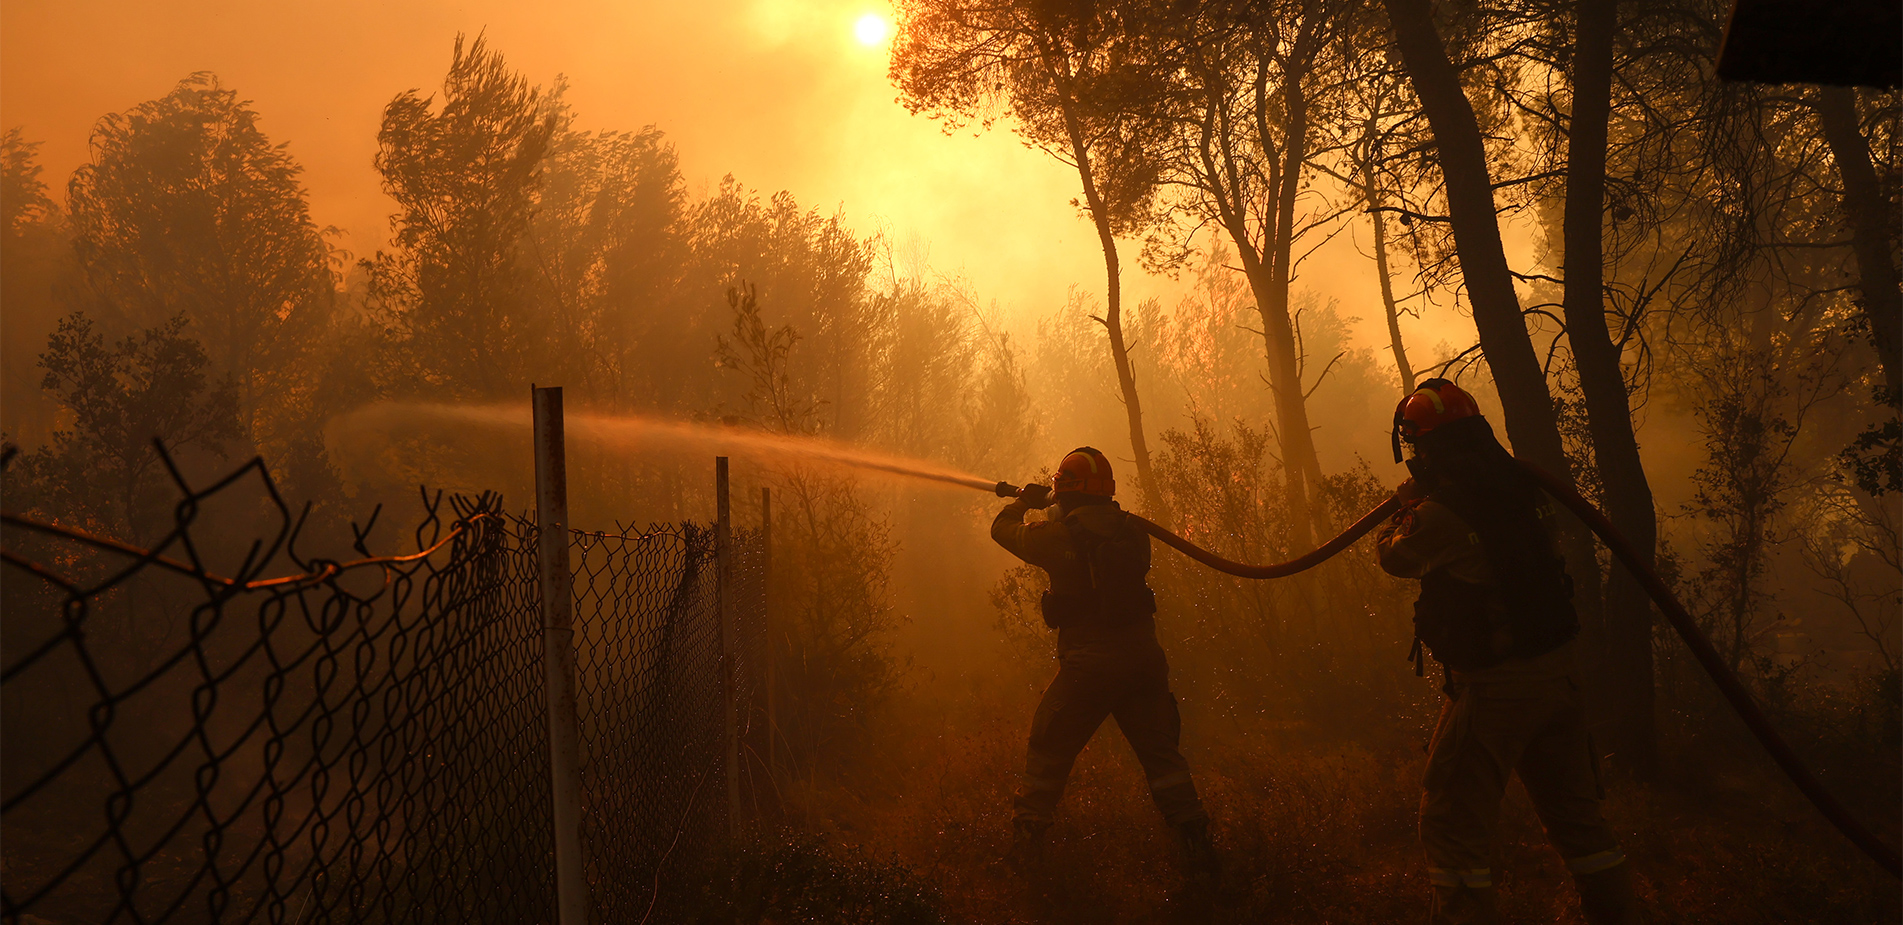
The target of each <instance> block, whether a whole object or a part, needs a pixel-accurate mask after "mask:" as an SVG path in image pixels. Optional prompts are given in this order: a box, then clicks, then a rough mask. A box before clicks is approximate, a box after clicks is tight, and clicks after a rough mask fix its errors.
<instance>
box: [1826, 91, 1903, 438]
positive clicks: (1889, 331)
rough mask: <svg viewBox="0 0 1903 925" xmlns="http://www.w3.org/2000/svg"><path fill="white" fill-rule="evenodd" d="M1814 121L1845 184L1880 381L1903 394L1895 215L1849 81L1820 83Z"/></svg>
mask: <svg viewBox="0 0 1903 925" xmlns="http://www.w3.org/2000/svg"><path fill="white" fill-rule="evenodd" d="M1817 116H1818V121H1820V122H1822V123H1823V124H1824V141H1825V142H1826V143H1828V144H1829V145H1830V156H1831V157H1832V158H1833V159H1835V160H1836V161H1837V173H1838V175H1839V176H1841V177H1842V180H1843V185H1844V202H1843V208H1844V216H1845V217H1846V218H1848V219H1849V220H1850V235H1851V246H1852V248H1853V249H1854V250H1855V252H1856V254H1857V277H1858V286H1859V287H1860V288H1861V289H1862V290H1863V311H1864V315H1865V317H1867V318H1869V319H1870V340H1871V341H1872V342H1873V343H1874V344H1875V345H1876V348H1877V362H1878V363H1880V364H1882V366H1883V381H1884V384H1885V385H1886V386H1888V387H1889V390H1890V396H1891V400H1892V401H1895V400H1897V399H1898V396H1903V356H1899V354H1900V353H1903V290H1899V288H1898V282H1897V271H1896V264H1895V262H1894V261H1893V260H1892V258H1891V256H1890V255H1891V254H1892V253H1893V247H1894V243H1895V237H1894V236H1895V233H1896V220H1895V218H1894V217H1893V216H1891V215H1889V214H1888V210H1886V209H1885V208H1884V205H1885V204H1886V200H1885V199H1884V197H1883V192H1882V189H1881V188H1880V187H1879V186H1878V185H1877V172H1876V168H1875V167H1874V166H1872V164H1871V162H1870V143H1869V141H1867V140H1865V138H1864V137H1863V132H1862V131H1861V130H1860V129H1859V128H1858V125H1857V97H1856V93H1855V92H1854V91H1852V90H1851V89H1850V88H1849V87H1824V88H1822V89H1821V90H1820V91H1819V92H1818V94H1817Z"/></svg>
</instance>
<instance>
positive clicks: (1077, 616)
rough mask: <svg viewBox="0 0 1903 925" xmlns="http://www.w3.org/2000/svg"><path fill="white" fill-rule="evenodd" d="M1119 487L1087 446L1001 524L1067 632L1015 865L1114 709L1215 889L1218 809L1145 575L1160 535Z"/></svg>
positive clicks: (1036, 750) (1043, 715) (1018, 803)
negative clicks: (1181, 706) (1190, 752)
mask: <svg viewBox="0 0 1903 925" xmlns="http://www.w3.org/2000/svg"><path fill="white" fill-rule="evenodd" d="M1053 488H1054V489H1055V496H1054V497H1053V495H1052V489H1053ZM1116 491H1117V483H1116V480H1115V479H1114V478H1112V476H1111V472H1110V460H1109V459H1107V458H1105V456H1104V454H1102V453H1101V452H1098V451H1097V450H1095V449H1093V448H1091V447H1087V446H1086V447H1079V448H1077V449H1075V450H1072V451H1071V452H1070V453H1069V454H1067V455H1066V456H1065V457H1064V459H1063V461H1062V462H1060V463H1059V464H1058V467H1057V474H1056V475H1055V477H1054V478H1053V479H1052V485H1051V486H1050V487H1046V486H1044V485H1042V484H1035V483H1034V484H1031V485H1026V486H1025V487H1024V489H1023V490H1022V491H1020V492H1019V493H1018V494H1017V497H1016V498H1015V499H1014V500H1013V501H1012V502H1011V503H1010V504H1008V505H1005V507H1004V510H1002V511H999V512H998V516H997V518H996V519H995V520H993V521H992V523H991V537H992V539H995V540H997V542H998V545H1000V546H1003V547H1004V548H1005V549H1007V550H1009V551H1010V552H1011V554H1012V555H1015V556H1017V557H1018V558H1020V559H1022V560H1024V561H1025V562H1028V563H1030V564H1032V565H1035V566H1038V567H1039V568H1042V569H1044V570H1045V572H1047V573H1049V575H1050V590H1049V591H1046V592H1045V594H1044V599H1043V602H1042V603H1043V612H1044V622H1045V623H1046V624H1047V625H1049V626H1050V627H1051V628H1053V629H1055V630H1057V651H1058V666H1059V667H1058V671H1057V677H1056V679H1055V680H1053V681H1052V682H1051V685H1050V687H1049V688H1047V689H1046V690H1045V691H1044V698H1043V700H1042V701H1041V702H1040V703H1039V704H1038V706H1037V713H1036V715H1035V717H1034V718H1033V719H1032V721H1031V739H1030V747H1029V749H1028V754H1027V756H1026V758H1025V762H1024V777H1023V780H1022V783H1021V785H1020V786H1019V788H1018V792H1017V797H1016V799H1015V800H1014V801H1013V803H1014V806H1015V809H1016V813H1015V816H1014V818H1013V820H1012V830H1013V834H1012V842H1011V849H1010V852H1009V853H1008V854H1007V855H1006V856H1005V862H1006V863H1007V864H1008V865H1009V866H1011V867H1012V868H1014V869H1016V870H1019V871H1025V870H1027V869H1029V868H1031V867H1033V866H1035V865H1036V864H1037V862H1038V861H1039V860H1040V859H1041V857H1042V853H1043V843H1044V834H1045V831H1046V830H1048V829H1049V828H1050V827H1051V822H1052V819H1053V816H1054V814H1055V812H1056V810H1057V803H1058V800H1059V798H1061V797H1062V796H1063V793H1064V783H1065V781H1066V780H1067V779H1068V778H1069V777H1070V771H1071V765H1072V764H1073V763H1074V762H1075V761H1076V760H1077V754H1078V753H1079V752H1081V751H1083V749H1084V746H1085V745H1086V744H1088V743H1089V742H1090V738H1091V736H1092V735H1094V734H1095V733H1096V731H1097V727H1098V726H1100V725H1102V724H1103V721H1104V718H1105V717H1107V716H1115V717H1116V718H1117V728H1119V729H1121V730H1123V736H1124V738H1125V739H1127V740H1129V742H1130V747H1131V748H1132V749H1134V750H1135V751H1136V755H1137V760H1138V761H1139V762H1141V763H1142V765H1143V771H1144V774H1145V775H1146V776H1147V777H1148V778H1149V784H1150V796H1151V798H1152V799H1154V800H1155V801H1156V808H1157V809H1159V810H1161V811H1162V813H1163V818H1164V820H1165V821H1166V822H1168V823H1169V824H1170V826H1171V827H1172V828H1174V829H1175V831H1176V833H1177V837H1178V839H1179V841H1180V843H1181V846H1182V848H1183V852H1184V856H1185V861H1186V865H1187V867H1188V869H1189V872H1190V875H1191V877H1192V880H1193V881H1194V882H1197V883H1199V884H1202V885H1204V886H1205V887H1210V886H1214V885H1215V883H1216V881H1217V880H1218V879H1219V877H1220V871H1221V864H1220V861H1219V859H1218V857H1217V855H1216V851H1215V848H1214V846H1213V845H1212V843H1211V841H1210V837H1209V814H1208V813H1206V812H1204V810H1203V804H1202V800H1201V799H1199V798H1198V797H1197V795H1196V785H1195V784H1194V783H1193V782H1192V781H1191V780H1190V775H1189V762H1187V761H1185V760H1184V759H1183V754H1182V752H1181V751H1180V750H1179V748H1178V740H1179V738H1180V735H1181V731H1182V720H1181V718H1180V717H1179V715H1178V713H1177V708H1176V695H1175V694H1173V693H1171V692H1170V684H1169V662H1168V660H1167V659H1166V658H1165V656H1164V654H1163V647H1162V646H1161V645H1159V644H1158V643H1157V641H1156V621H1155V619H1154V616H1153V615H1154V614H1155V613H1156V595H1155V594H1154V593H1152V592H1151V590H1150V587H1149V585H1148V583H1147V581H1146V579H1145V576H1146V575H1147V574H1148V572H1149V570H1150V538H1149V535H1148V534H1146V533H1145V532H1144V530H1143V528H1142V526H1141V522H1140V521H1138V520H1136V519H1135V518H1133V517H1132V516H1131V515H1129V514H1127V513H1125V512H1124V511H1123V510H1122V509H1121V508H1120V507H1118V505H1117V502H1116V501H1114V500H1112V496H1113V495H1114V494H1116ZM1053 502H1055V504H1056V505H1057V513H1058V516H1056V517H1047V518H1046V519H1045V520H1042V521H1037V522H1033V523H1029V524H1027V523H1025V522H1024V515H1025V514H1026V513H1027V512H1029V511H1031V510H1034V509H1042V508H1045V507H1048V506H1050V505H1051V504H1052V503H1053Z"/></svg>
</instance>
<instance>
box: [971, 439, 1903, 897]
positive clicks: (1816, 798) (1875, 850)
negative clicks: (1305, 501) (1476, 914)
mask: <svg viewBox="0 0 1903 925" xmlns="http://www.w3.org/2000/svg"><path fill="white" fill-rule="evenodd" d="M1520 465H1521V466H1522V467H1523V468H1525V469H1526V471H1527V472H1528V473H1530V474H1531V475H1532V476H1533V478H1534V480H1535V481H1537V482H1539V484H1540V487H1541V488H1544V489H1545V490H1546V493H1547V494H1549V495H1552V496H1553V498H1554V499H1556V500H1558V501H1559V502H1560V503H1561V504H1564V505H1565V506H1566V507H1567V509H1568V510H1571V511H1572V512H1573V513H1574V514H1575V515H1577V516H1578V517H1579V519H1580V520H1582V521H1584V522H1585V524H1586V526H1588V527H1591V528H1592V531H1593V532H1594V533H1596V534H1598V535H1599V538H1600V539H1601V540H1602V541H1604V542H1605V544H1606V548H1607V549H1609V550H1611V551H1612V554H1613V556H1615V557H1616V558H1618V560H1619V561H1620V562H1621V563H1623V564H1624V565H1625V567H1626V569H1627V570H1628V571H1630V572H1631V573H1632V574H1633V575H1634V576H1636V577H1637V578H1638V579H1639V583H1640V584H1641V585H1643V586H1644V588H1645V591H1646V593H1647V594H1649V595H1651V597H1652V600H1653V601H1654V602H1655V603H1657V604H1658V607H1659V611H1660V612H1661V613H1663V614H1665V618H1666V619H1667V620H1668V621H1670V622H1671V624H1672V628H1673V629H1675V630H1677V631H1678V636H1679V638H1680V639H1683V640H1684V641H1685V646H1686V648H1689V649H1691V651H1692V656H1693V657H1694V658H1696V659H1698V664H1699V665H1701V666H1703V667H1704V669H1705V673H1706V674H1708V675H1710V676H1711V680H1712V683H1714V684H1716V685H1717V686H1718V691H1719V693H1721V694H1723V695H1724V697H1725V700H1726V701H1727V702H1729V703H1730V704H1731V708H1732V709H1733V710H1734V711H1736V712H1737V714H1738V718H1739V719H1742V720H1744V724H1745V726H1746V728H1748V729H1750V730H1751V734H1752V735H1753V736H1755V737H1757V740H1758V744H1759V745H1761V746H1763V747H1764V750H1765V751H1766V752H1768V753H1769V754H1770V756H1771V760H1772V761H1774V762H1776V763H1777V766H1778V768H1779V769H1780V770H1782V771H1783V772H1784V775H1785V776H1786V777H1788V778H1790V780H1791V783H1793V784H1795V785H1797V789H1798V790H1800V791H1802V792H1803V794H1804V796H1805V797H1807V798H1809V800H1810V802H1811V805H1812V806H1815V807H1817V811H1818V812H1820V813H1822V814H1823V815H1824V818H1825V819H1828V820H1830V822H1831V824H1832V825H1835V826H1836V827H1837V831H1839V832H1842V833H1843V836H1844V837H1845V838H1847V839H1849V840H1850V843H1851V844H1853V845H1855V846H1857V848H1858V849H1859V850H1861V851H1862V852H1863V853H1864V854H1866V855H1868V856H1869V857H1870V859H1871V860H1873V861H1875V862H1876V863H1877V865H1878V866H1879V867H1882V868H1883V869H1884V870H1886V871H1888V872H1889V874H1890V876H1893V877H1898V878H1903V859H1899V857H1898V855H1897V851H1896V849H1895V848H1892V847H1890V846H1889V845H1887V844H1885V843H1884V842H1883V840H1882V839H1880V838H1878V837H1877V836H1876V833H1874V832H1872V831H1871V830H1870V829H1869V827H1867V826H1865V825H1864V824H1863V823H1862V822H1861V821H1859V820H1858V819H1857V817H1856V816H1854V815H1852V814H1851V812H1850V810H1849V808H1848V807H1846V806H1844V805H1843V804H1842V803H1840V802H1838V801H1837V798H1836V797H1835V796H1833V795H1832V794H1831V792H1830V791H1829V790H1826V789H1825V788H1824V784H1823V782H1822V781H1820V780H1818V779H1817V775H1816V774H1813V773H1812V772H1811V770H1810V768H1809V767H1807V766H1805V764H1804V762H1803V759H1801V758H1799V757H1798V756H1797V752H1796V751H1794V750H1792V748H1791V746H1790V743H1788V742H1786V741H1784V737H1783V736H1782V735H1780V734H1779V733H1778V731H1777V728H1776V727H1775V726H1773V725H1771V720H1770V718H1769V717H1767V716H1765V715H1764V711H1763V710H1762V709H1761V708H1759V707H1758V704H1757V701H1756V700H1754V699H1752V697H1751V692H1750V691H1749V690H1747V689H1746V688H1745V686H1744V682H1742V681H1739V680H1738V676H1737V675H1736V674H1733V673H1732V671H1731V669H1730V668H1728V667H1726V665H1725V663H1724V659H1723V658H1722V657H1721V656H1719V654H1718V650H1717V649H1716V648H1714V647H1713V646H1712V644H1711V640H1710V639H1708V638H1706V636H1705V632H1704V631H1703V630H1701V629H1699V628H1698V623H1697V621H1695V620H1693V619H1692V615H1691V613H1690V612H1689V611H1687V610H1686V609H1685V606H1684V605H1683V604H1680V603H1679V602H1678V598H1676V597H1674V596H1673V595H1672V592H1671V589H1669V588H1667V587H1666V586H1665V582H1664V581H1663V580H1661V579H1660V578H1659V576H1658V574H1657V573H1656V572H1654V571H1652V569H1651V567H1650V566H1649V565H1647V564H1646V562H1645V560H1644V559H1643V558H1642V557H1640V555H1639V553H1638V550H1636V549H1634V548H1633V546H1632V544H1631V542H1630V541H1628V540H1627V539H1626V538H1625V536H1624V535H1623V534H1621V533H1620V532H1619V530H1618V528H1616V527H1614V526H1613V525H1612V521H1610V520H1608V519H1607V518H1606V515H1604V514H1602V513H1600V512H1599V509H1598V508H1595V507H1593V506H1592V503H1591V502H1589V501H1587V500H1586V499H1585V498H1583V497H1581V496H1580V494H1579V492H1577V491H1575V490H1574V489H1573V486H1572V485H1570V484H1568V483H1567V482H1566V481H1565V480H1563V479H1560V478H1558V477H1556V476H1554V475H1553V474H1552V473H1549V472H1546V471H1544V470H1542V469H1540V468H1539V467H1537V466H1534V465H1531V464H1529V463H1526V462H1524V461H1521V462H1520ZM994 490H995V491H996V493H997V494H998V495H999V496H1001V497H1007V498H1009V497H1015V496H1016V495H1017V492H1018V490H1017V489H1016V488H1014V487H1012V486H1011V485H1009V484H1007V483H1005V482H999V483H998V484H997V486H996V487H995V489H994ZM1401 505H1402V502H1401V501H1400V500H1398V499H1396V498H1389V499H1387V500H1386V501H1383V502H1381V503H1380V504H1377V505H1375V507H1374V509H1373V510H1371V511H1369V512H1368V513H1366V514H1363V515H1362V516H1361V519H1360V520H1357V521H1355V522H1354V523H1353V524H1350V525H1349V526H1348V528H1347V529H1346V530H1343V531H1341V533H1340V534H1339V535H1337V536H1336V537H1335V538H1334V539H1332V540H1329V541H1328V542H1326V543H1323V544H1322V545H1320V546H1318V547H1316V548H1315V549H1313V550H1311V551H1310V552H1308V553H1306V554H1304V555H1301V556H1298V557H1296V558H1293V559H1290V560H1288V561H1287V562H1276V563H1271V564H1269V565H1249V564H1247V563H1242V562H1235V561H1232V560H1229V559H1225V558H1223V557H1221V556H1218V555H1216V554H1215V553H1212V552H1210V551H1209V550H1207V549H1204V548H1202V547H1200V546H1197V545H1196V544H1195V543H1192V542H1190V541H1189V540H1186V539H1184V538H1182V537H1181V536H1178V535H1176V534H1175V533H1173V532H1171V531H1170V530H1168V529H1165V528H1164V527H1162V526H1159V525H1157V524H1156V523H1153V522H1151V521H1149V520H1147V519H1145V518H1142V517H1139V516H1137V515H1135V514H1132V515H1130V516H1131V518H1132V519H1133V520H1135V521H1137V522H1138V523H1139V524H1141V525H1142V527H1143V529H1144V531H1145V532H1147V533H1149V534H1150V535H1151V536H1153V537H1156V538H1157V539H1159V540H1162V541H1163V542H1164V543H1165V544H1166V545H1168V546H1170V547H1171V548H1173V549H1175V550H1177V551H1178V552H1181V553H1183V554H1184V555H1186V556H1189V557H1190V558H1192V559H1195V560H1196V561H1198V562H1201V563H1202V564H1204V565H1207V566H1209V567H1210V568H1212V569H1215V570H1216V571H1219V572H1223V573H1226V574H1229V575H1235V576H1237V577H1239V578H1256V579H1266V578H1286V577H1288V576H1290V575H1294V574H1296V573H1298V572H1303V571H1307V570H1308V569H1311V568H1314V567H1315V566H1317V565H1320V564H1322V563H1323V562H1326V561H1328V560H1329V559H1331V558H1333V557H1334V556H1335V554H1337V553H1339V552H1341V551H1342V550H1344V549H1347V548H1348V547H1349V546H1352V545H1354V543H1355V541H1356V540H1359V539H1361V537H1363V536H1364V535H1366V534H1367V532H1368V531H1369V530H1372V529H1374V528H1375V526H1376V525H1378V524H1380V523H1381V522H1382V521H1385V520H1387V519H1388V518H1389V517H1392V516H1393V515H1394V513H1395V512H1396V511H1398V510H1400V509H1401Z"/></svg>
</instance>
